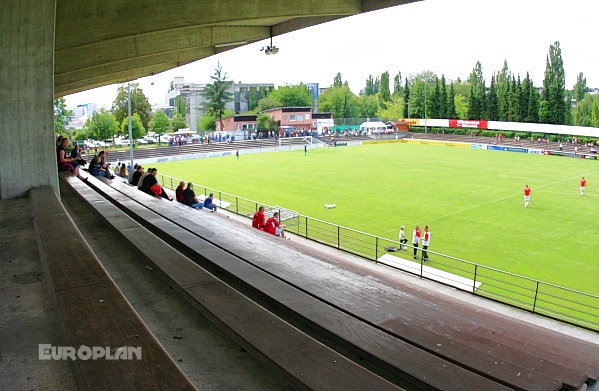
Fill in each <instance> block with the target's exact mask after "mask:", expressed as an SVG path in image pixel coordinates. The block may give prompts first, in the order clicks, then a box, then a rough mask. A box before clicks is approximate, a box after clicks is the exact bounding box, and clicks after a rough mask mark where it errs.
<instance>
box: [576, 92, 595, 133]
mask: <svg viewBox="0 0 599 391" xmlns="http://www.w3.org/2000/svg"><path fill="white" fill-rule="evenodd" d="M573 117H574V118H573V122H574V124H575V125H578V126H594V127H599V95H591V94H586V95H585V96H584V98H582V100H581V101H580V102H578V104H577V105H576V107H575V108H574V113H573Z"/></svg>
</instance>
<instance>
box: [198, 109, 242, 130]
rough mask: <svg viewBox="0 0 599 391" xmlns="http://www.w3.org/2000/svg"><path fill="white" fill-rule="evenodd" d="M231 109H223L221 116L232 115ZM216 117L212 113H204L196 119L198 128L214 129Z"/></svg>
mask: <svg viewBox="0 0 599 391" xmlns="http://www.w3.org/2000/svg"><path fill="white" fill-rule="evenodd" d="M234 114H235V113H233V112H232V111H231V110H225V112H224V113H223V118H227V117H229V116H231V115H234ZM217 119H218V118H217V117H216V116H215V115H214V114H204V115H203V116H201V117H200V119H199V120H198V129H199V130H203V131H209V130H215V129H216V120H217Z"/></svg>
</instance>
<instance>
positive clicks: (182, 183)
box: [175, 181, 185, 202]
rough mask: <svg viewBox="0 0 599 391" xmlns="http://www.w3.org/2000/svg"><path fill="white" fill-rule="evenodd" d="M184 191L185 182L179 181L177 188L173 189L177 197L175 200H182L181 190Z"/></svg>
mask: <svg viewBox="0 0 599 391" xmlns="http://www.w3.org/2000/svg"><path fill="white" fill-rule="evenodd" d="M184 191H185V182H183V181H181V182H179V187H177V190H175V196H176V198H177V201H179V202H183V192H184Z"/></svg>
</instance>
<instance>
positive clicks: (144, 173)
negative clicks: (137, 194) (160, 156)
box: [137, 168, 153, 190]
mask: <svg viewBox="0 0 599 391" xmlns="http://www.w3.org/2000/svg"><path fill="white" fill-rule="evenodd" d="M152 170H153V168H150V169H148V171H147V172H143V171H142V172H141V175H140V176H139V181H138V182H137V188H138V189H140V190H141V185H143V183H144V179H145V178H146V177H147V176H148V175H150V172H151V171H152Z"/></svg>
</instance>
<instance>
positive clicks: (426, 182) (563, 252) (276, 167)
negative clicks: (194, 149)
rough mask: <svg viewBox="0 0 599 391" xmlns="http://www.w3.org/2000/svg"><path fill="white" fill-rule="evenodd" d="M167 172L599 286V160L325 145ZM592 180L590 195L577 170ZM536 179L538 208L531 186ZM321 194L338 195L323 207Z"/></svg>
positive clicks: (532, 272) (562, 280)
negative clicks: (424, 235) (422, 230)
mask: <svg viewBox="0 0 599 391" xmlns="http://www.w3.org/2000/svg"><path fill="white" fill-rule="evenodd" d="M154 166H156V167H157V168H158V169H159V172H160V173H162V174H165V175H170V176H174V177H177V178H181V179H184V180H188V181H192V182H194V183H196V184H200V185H203V186H208V187H212V188H216V189H219V190H222V191H225V192H229V193H232V194H237V195H239V196H242V197H246V198H250V199H253V200H257V201H261V202H264V203H267V204H270V205H279V206H283V207H286V208H289V209H293V210H296V211H298V212H300V213H301V214H304V215H307V216H310V217H315V218H318V219H322V220H326V221H330V222H332V223H336V224H339V225H343V226H346V227H350V228H354V229H357V230H360V231H364V232H368V233H372V234H375V235H380V236H382V237H386V238H390V239H394V240H396V239H397V234H398V231H399V227H400V226H401V225H405V226H406V233H407V234H408V238H409V237H410V236H411V232H412V229H413V227H414V226H415V225H420V226H424V225H428V226H429V227H430V229H431V233H432V240H431V246H430V249H431V250H434V251H438V252H440V253H444V254H448V255H452V256H455V257H459V258H463V259H466V260H469V261H472V262H476V263H479V264H482V265H487V266H491V267H494V268H498V269H502V270H505V271H508V272H511V273H516V274H521V275H524V276H527V277H530V278H535V279H539V280H542V281H545V282H549V283H553V284H557V285H562V286H565V287H568V288H571V289H576V290H580V291H583V292H587V293H591V294H595V295H597V294H599V283H598V281H599V215H598V213H597V212H598V211H599V162H597V161H591V160H582V159H569V158H563V157H554V156H541V155H528V154H522V153H511V152H499V151H486V150H476V149H469V148H458V147H445V146H435V145H415V144H378V145H363V146H354V147H339V148H336V149H334V148H320V149H313V150H310V151H309V154H308V156H304V153H303V150H298V151H287V152H275V153H262V154H250V155H242V156H241V159H239V160H236V159H235V157H222V158H211V159H199V160H185V161H176V162H169V163H161V164H155V165H154ZM581 176H584V177H586V179H587V180H588V185H587V192H586V195H585V196H584V197H582V196H581V195H580V192H579V180H580V177H581ZM526 184H528V185H529V186H530V187H531V189H532V194H531V204H530V206H529V208H524V206H523V194H522V189H523V188H524V185H526ZM324 204H336V208H334V209H326V208H325V207H324Z"/></svg>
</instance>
